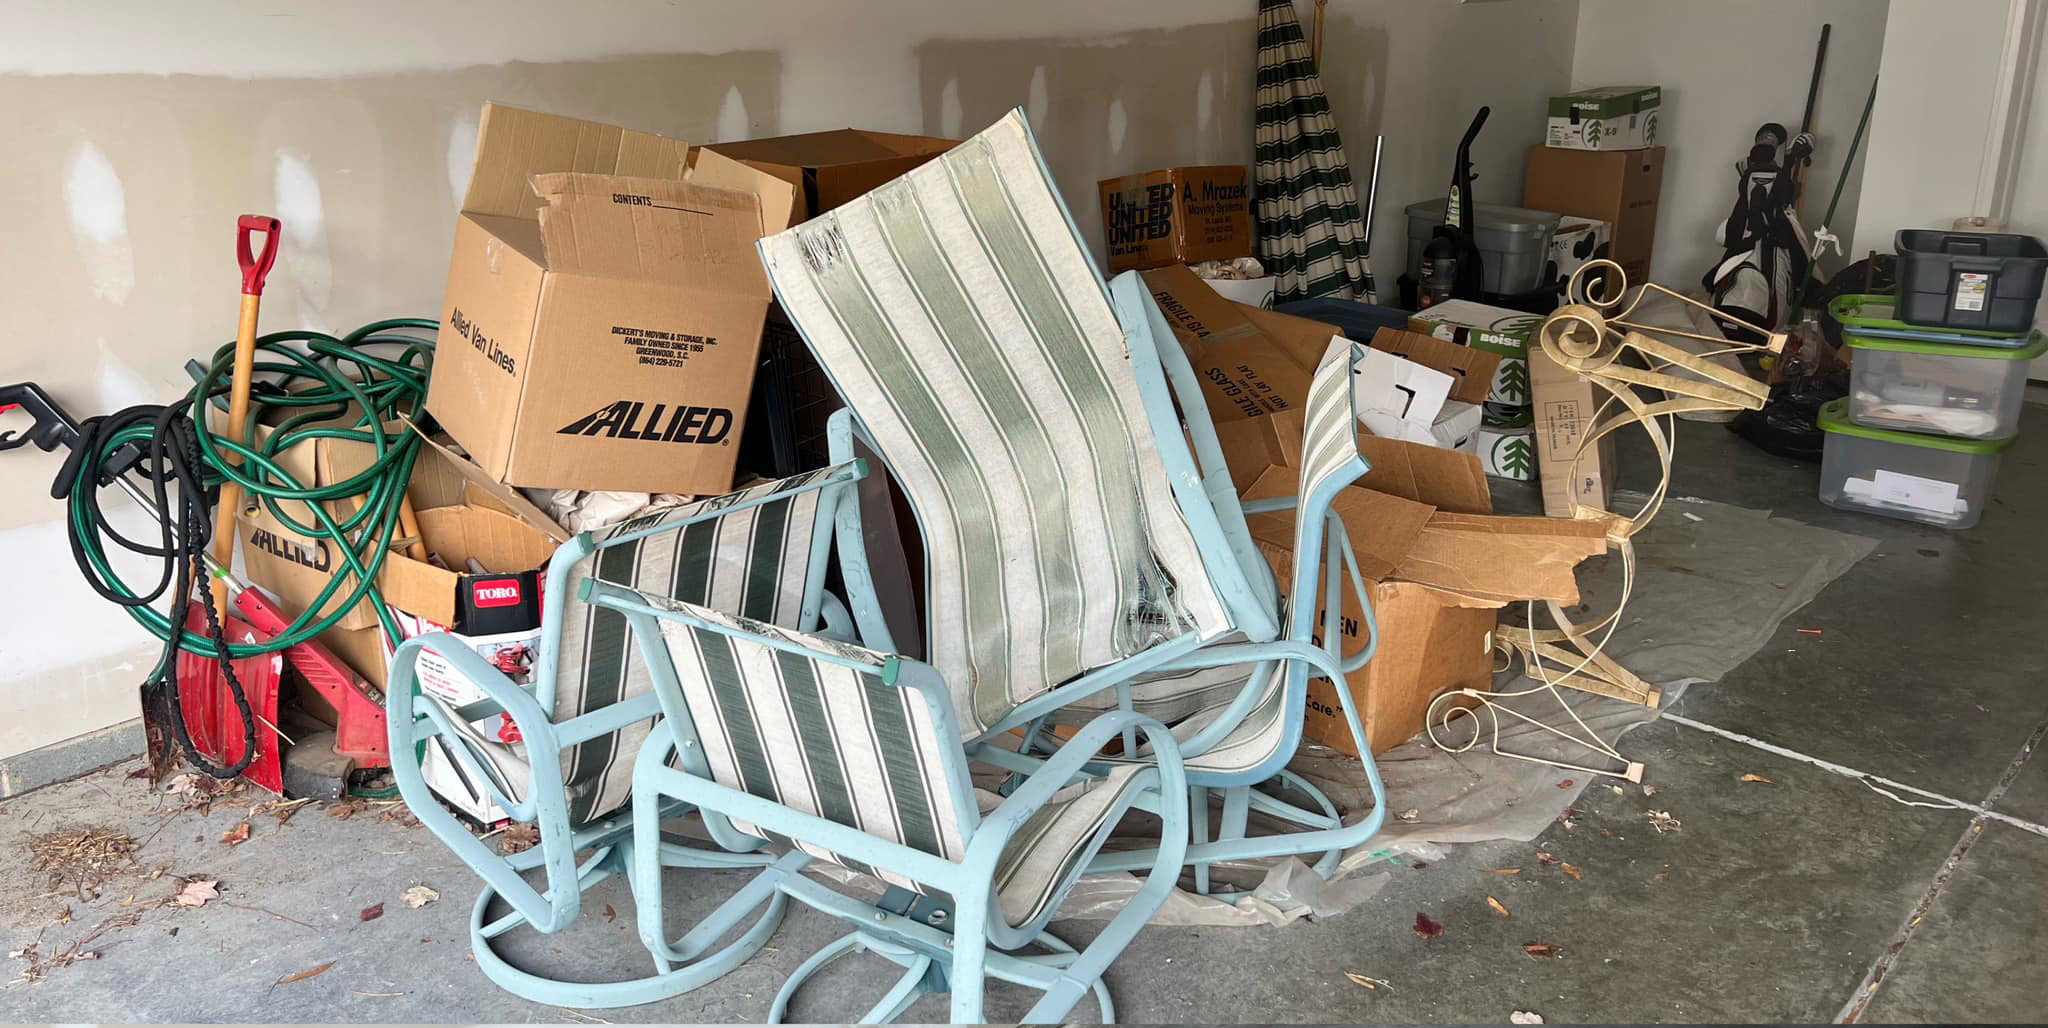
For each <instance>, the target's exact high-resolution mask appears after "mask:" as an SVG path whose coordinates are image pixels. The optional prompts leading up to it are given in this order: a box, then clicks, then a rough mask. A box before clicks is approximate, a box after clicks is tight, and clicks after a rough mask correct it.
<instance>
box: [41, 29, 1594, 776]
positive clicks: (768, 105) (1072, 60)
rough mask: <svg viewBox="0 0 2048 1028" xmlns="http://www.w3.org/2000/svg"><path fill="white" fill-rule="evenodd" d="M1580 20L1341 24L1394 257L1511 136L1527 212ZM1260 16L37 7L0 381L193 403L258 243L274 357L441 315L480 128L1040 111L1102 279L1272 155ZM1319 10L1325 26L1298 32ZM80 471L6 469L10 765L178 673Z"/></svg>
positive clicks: (1507, 181)
mask: <svg viewBox="0 0 2048 1028" xmlns="http://www.w3.org/2000/svg"><path fill="white" fill-rule="evenodd" d="M1575 10H1576V0H1514V2H1509V3H1494V4H1477V5H1459V4H1456V3H1452V2H1450V0H1427V2H1419V0H1418V2H1408V3H1400V4H1383V3H1374V2H1369V0H1335V2H1333V3H1331V4H1330V5H1329V9H1328V19H1329V28H1328V33H1327V47H1328V50H1327V55H1326V65H1327V66H1328V69H1329V71H1328V82H1329V86H1330V91H1331V105H1332V107H1333V109H1334V110H1335V114H1336V117H1337V120H1338V124H1339V127H1340V128H1341V129H1343V130H1344V131H1345V133H1346V134H1347V138H1348V140H1349V143H1350V149H1351V154H1352V157H1353V159H1354V167H1355V169H1356V170H1357V172H1358V177H1359V178H1360V180H1361V182H1362V181H1363V180H1364V178H1365V177H1366V173H1367V171H1368V168H1367V164H1366V162H1368V161H1369V160H1370V154H1371V137H1372V134H1373V133H1374V132H1382V131H1383V132H1385V133H1387V135H1388V147H1387V150H1388V154H1389V160H1388V169H1387V173H1386V175H1385V176H1384V178H1383V182H1382V195H1383V202H1382V204H1381V208H1380V212H1379V217H1378V218H1377V219H1376V220H1377V228H1378V232H1377V233H1376V236H1375V247H1374V249H1375V252H1376V253H1378V254H1380V255H1381V258H1380V259H1381V263H1382V264H1383V265H1384V266H1386V267H1387V270H1386V271H1385V272H1383V275H1384V277H1385V279H1386V280H1387V281H1388V282H1389V284H1391V279H1392V277H1393V275H1394V273H1396V272H1398V270H1399V269H1398V267H1397V265H1398V262H1399V259H1400V257H1399V255H1400V254H1401V253H1402V250H1403V246H1404V243H1403V240H1402V233H1403V230H1404V226H1403V224H1402V222H1401V220H1400V207H1401V205H1402V204H1405V203H1406V202H1408V201H1410V200H1414V199H1418V198H1421V197H1422V196H1424V195H1433V194H1434V193H1435V192H1437V191H1440V190H1441V188H1442V184H1443V180H1444V178H1445V176H1446V175H1447V174H1448V169H1449V165H1450V155H1451V148H1452V147H1453V146H1454V145H1455V143H1456V140H1457V137H1458V135H1459V133H1460V132H1461V131H1462V129H1463V127H1464V123H1465V121H1466V119H1467V118H1469V116H1470V112H1471V110H1472V108H1474V107H1476V106H1477V105H1478V104H1480V103H1490V104H1492V105H1493V106H1494V111H1495V113H1494V121H1493V123H1492V124H1491V125H1490V127H1489V128H1488V130H1487V135H1486V136H1485V137H1483V138H1482V140H1481V142H1480V146H1479V152H1478V155H1477V160H1478V163H1479V164H1480V167H1481V176H1482V177H1481V179H1480V181H1479V186H1478V192H1479V195H1480V196H1481V198H1483V199H1489V200H1491V199H1512V198H1513V197H1514V196H1515V195H1517V194H1518V193H1519V183H1520V175H1521V169H1520V154H1521V151H1522V148H1523V147H1524V146H1526V145H1527V144H1528V143H1529V142H1531V141H1533V140H1534V139H1535V138H1537V136H1538V135H1540V132H1541V112H1542V99H1541V98H1542V97H1544V96H1547V95H1548V94H1549V92H1551V91H1554V89H1555V88H1556V87H1559V86H1562V85H1563V84H1565V82H1566V81H1567V80H1568V76H1569V72H1570V67H1571V46H1572V42H1573V15H1574V12H1575ZM1255 12H1256V3H1255V0H1133V2H1127V3H1113V4H1106V3H1101V2H1099V0H1040V2H1037V3H1033V4H996V3H957V2H950V0H888V2H874V3H860V4H854V3H842V2H838V0H782V2H778V3H774V4H759V5H751V6H740V7H735V6H733V5H728V4H708V3H687V4H645V3H629V2H615V3H589V4H582V5H570V6H564V5H561V4H544V3H540V2H537V0H505V2H500V3H494V4H491V5H488V6H481V7H479V6H471V5H454V4H421V3H395V2H388V0H369V2H358V3H353V4H346V5H340V4H326V5H275V4H258V3H255V2H253V0H211V2H207V0H198V2H190V3H181V4H177V5H167V4H166V5H129V4H116V3H111V2H105V0H81V2H78V3H73V4H66V5H34V6H23V7H20V8H18V9H15V10H12V11H10V13H9V16H8V24H7V31H6V32H5V33H0V97H4V98H5V103H4V104H0V130H4V132H5V138H7V139H8V140H9V141H10V144H11V145H10V148H9V153H8V156H7V159H6V160H5V161H0V190H4V195H7V196H9V197H10V198H11V199H12V200H13V201H14V204H15V206H14V209H13V214H12V216H11V218H10V222H9V229H8V245H7V246H5V247H0V382H11V381H17V380H22V379H35V380H38V381H41V382H43V383H44V384H45V385H47V386H49V387H50V388H51V390H52V391H53V392H54V393H55V394H56V395H57V396H58V398H59V399H60V400H61V401H63V402H64V403H66V404H67V405H69V406H70V407H71V408H72V410H73V411H74V412H75V413H77V414H79V415H81V416H85V415H90V414H95V413H100V412H104V411H108V410H111V409H114V408H118V407H121V406H125V405H127V404H131V403H137V402H145V401H155V402H161V401H164V400H167V399H170V398H172V397H174V396H175V395H177V394H178V393H179V392H181V391H182V390H183V389H184V388H185V386H186V385H187V383H186V380H185V379H184V377H183V375H182V372H181V371H180V366H181V364H182V363H183V361H184V360H185V359H187V358H188V357H191V356H193V355H195V354H199V353H202V352H207V351H210V350H211V349H212V348H213V347H215V346H218V345H220V344H221V343H222V342H224V341H226V340H228V339H229V338H230V337H231V336H232V334H233V328H234V319H235V311H236V304H237V298H236V292H237V288H236V287H237V275H236V272H235V269H234V264H233V260H234V259H233V255H232V235H233V223H234V218H235V215H237V214H239V213H242V212H245V211H249V212H266V213H275V214H277V215H279V216H280V217H282V218H283V219H284V222H285V229H284V236H285V245H284V248H283V253H282V256H281V257H280V259H279V262H278V267H277V270H276V271H275V272H274V273H273V274H272V275H271V279H270V289H269V292H268V293H267V294H266V298H265V303H264V308H263V311H264V326H265V328H267V329H282V328H288V327H312V328H319V329H323V330H328V331H339V330H345V329H347V328H349V327H352V326H354V325H357V324H360V323H362V322H363V321H366V320H368V319H371V318H376V317H382V316H387V315H395V314H425V315H432V314H433V313H434V312H435V311H437V310H438V309H439V296H440V292H441V289H442V284H443V278H444V276H445V270H446V259H447V258H446V254H447V248H448V245H449V241H450V238H451V236H452V231H453V225H454V216H455V207H456V198H457V196H458V195H459V192H460V190H461V188H462V186H463V184H464V176H465V174H466V171H467V166H468V163H469V159H470V154H471V147H472V145H473V141H474V132H475V123H476V117H477V110H478V107H479V105H480V104H481V102H482V101H484V100H486V99H494V100H501V101H507V102H510V103H514V104H520V105H525V106H530V107H535V108H540V109H544V110H549V111H557V112H561V113H566V114H573V115H578V116H583V117H590V118H598V119H605V120H610V121H616V122H620V123H623V124H627V125H632V126H635V127H639V128H646V129H651V130H655V131H660V132H664V133H668V134H671V135H676V136H680V137H682V138H685V139H689V140H691V141H715V140H719V139H735V138H745V137H749V136H757V135H772V134H779V133H786V132H802V131H811V130H816V129H824V128H833V127H839V126H844V125H857V126H862V127H867V128H875V129H882V130H889V131H904V132H928V133H944V134H955V135H957V134H966V133H971V132H973V131H975V130H977V129H978V128H980V127H981V126H982V125H984V124H986V123H987V122H989V121H991V120H993V119H994V118H996V117H998V116H999V115H1000V114H1001V113H1002V112H1004V111H1006V110H1008V109H1009V108H1010V107H1013V106H1020V105H1021V106H1023V107H1025V108H1026V110H1027V111H1029V112H1030V114H1031V116H1032V119H1033V122H1034V125H1035V126H1036V129H1037V132H1038V138H1039V141H1040V143H1041V144H1042V145H1043V147H1044V148H1045V150H1046V152H1047V157H1048V161H1049V163H1050V164H1051V167H1052V168H1053V171H1054V174H1055V177H1056V178H1057V179H1058V181H1059V184H1060V187H1061V189H1062V191H1063V192H1064V193H1065V194H1066V195H1067V197H1068V198H1069V199H1070V200H1071V201H1072V206H1073V209H1074V215H1075V218H1076V221H1077V222H1078V224H1079V225H1080V226H1081V229H1082V232H1083V234H1084V235H1086V236H1087V237H1088V238H1089V241H1090V244H1091V245H1092V246H1096V247H1098V248H1099V245H1100V238H1101V230H1100V214H1099V212H1098V211H1097V210H1096V206H1095V199H1094V190H1093V186H1094V183H1095V181H1096V179H1098V178H1101V177H1105V176H1108V175H1114V174H1124V173H1127V172H1131V171H1137V170H1142V169H1144V168H1149V167H1155V166H1160V165H1166V164H1175V163H1188V162H1195V161H1199V162H1213V163H1227V162H1241V161H1246V160H1248V159H1249V158H1250V155H1251V130H1250V123H1251V116H1252V93H1253V80H1252V75H1253V67H1254V57H1255V53H1254V51H1255V46H1256V33H1255ZM1307 13H1308V7H1307V5H1304V10H1303V14H1304V22H1306V20H1307ZM57 464H58V461H57V458H55V457H52V456H46V455H42V454H39V453H22V452H16V453H10V454H7V455H6V456H5V457H4V458H0V492H4V495H6V496H8V497H10V499H11V501H12V502H10V503H8V504H6V505H5V506H0V567H6V568H8V569H9V571H10V572H12V573H14V574H15V575H16V577H17V582H18V583H20V584H19V585H18V587H17V588H15V589H11V590H8V591H7V592H5V593H4V594H0V708H4V709H5V710H6V711H7V712H8V713H9V714H10V715H12V716H9V717H6V718H0V756H7V755H12V754H16V753H20V752H23V751H25V750H29V749H33V748H36V747H40V746H43V745H47V744H50V743H54V742H58V741H61V740H63V739H65V738H68V737H70V736H73V735H77V734H79V733H82V732H86V731H90V730H93V729H96V728H100V727H103V726H106V725H109V724H112V723H116V722H119V721H121V720H124V719H127V718H129V717H133V716H134V714H135V709H136V708H135V702H134V686H135V685H136V683H137V682H138V681H139V680H140V678H141V677H142V675H143V674H144V673H145V672H146V671H147V670H148V668H149V667H150V665H151V662H152V661H153V659H154V644H153V643H152V642H151V641H150V640H149V639H148V638H147V637H146V636H145V635H144V634H143V633H142V632H141V631H140V630H139V629H138V628H136V627H135V626H134V625H133V624H131V623H130V622H129V621H128V620H127V618H126V617H125V615H123V614H121V613H120V612H119V611H117V610H115V609H114V608H113V607H111V606H109V605H107V604H105V603H102V602H100V601H99V600H98V599H97V598H95V597H93V596H92V595H91V593H90V592H89V591H88V590H87V588H86V587H85V586H84V584H83V583H81V582H80V581H79V580H78V577H77V575H76V573H75V572H74V571H73V570H72V569H71V567H70V556H69V554H68V552H67V550H66V546H65V540H64V535H63V529H62V525H61V522H60V521H59V515H60V513H61V512H60V510H59V509H58V506H57V504H56V503H54V502H53V501H50V500H48V499H46V498H45V497H46V495H47V488H48V484H49V479H50V477H51V475H52V474H53V473H54V472H55V471H56V468H57Z"/></svg>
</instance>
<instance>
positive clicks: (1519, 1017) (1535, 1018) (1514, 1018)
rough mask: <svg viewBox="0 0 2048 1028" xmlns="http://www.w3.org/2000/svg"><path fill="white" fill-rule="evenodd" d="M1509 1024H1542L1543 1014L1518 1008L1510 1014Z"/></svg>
mask: <svg viewBox="0 0 2048 1028" xmlns="http://www.w3.org/2000/svg"><path fill="white" fill-rule="evenodd" d="M1508 1023H1509V1024H1542V1023H1543V1015H1542V1014H1537V1013H1532V1012H1530V1011H1527V1010H1517V1011H1515V1012H1514V1013H1512V1014H1509V1015H1508Z"/></svg>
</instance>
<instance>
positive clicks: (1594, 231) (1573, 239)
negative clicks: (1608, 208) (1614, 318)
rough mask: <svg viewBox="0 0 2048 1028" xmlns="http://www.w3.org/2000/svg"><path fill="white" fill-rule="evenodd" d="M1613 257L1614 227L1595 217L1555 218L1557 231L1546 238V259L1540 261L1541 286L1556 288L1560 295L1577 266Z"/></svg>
mask: <svg viewBox="0 0 2048 1028" xmlns="http://www.w3.org/2000/svg"><path fill="white" fill-rule="evenodd" d="M1613 256H1614V226H1612V225H1609V224H1608V223H1606V222H1604V221H1601V220H1599V219H1598V218H1581V217H1578V216H1576V215H1570V214H1567V215H1564V216H1562V217H1560V218H1558V219H1557V231H1556V232H1553V233H1551V235H1550V256H1549V257H1548V258H1546V259H1545V260H1544V262H1543V284H1544V285H1545V286H1549V287H1554V288H1556V289H1557V291H1558V294H1559V295H1560V296H1562V295H1563V294H1564V291H1565V287H1566V286H1567V285H1568V284H1569V283H1570V282H1571V278H1572V273H1573V272H1576V271H1578V270H1579V268H1580V266H1581V265H1584V264H1586V263H1588V262H1590V261H1597V260H1603V259H1604V260H1612V259H1613ZM1609 270H1612V269H1609ZM1603 288H1604V287H1603Z"/></svg>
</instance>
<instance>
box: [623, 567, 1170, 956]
mask: <svg viewBox="0 0 2048 1028" xmlns="http://www.w3.org/2000/svg"><path fill="white" fill-rule="evenodd" d="M647 602H648V603H649V605H650V606H655V607H664V608H667V609H670V610H675V611H680V612H683V613H685V614H688V615H689V616H691V617H693V618H696V619H698V620H701V621H705V622H709V623H711V624H713V625H716V626H718V627H719V628H722V629H724V631H719V630H715V629H712V628H706V627H701V626H698V625H693V624H689V623H687V622H682V621H676V620H668V619H663V620H662V621H661V633H662V637H663V639H664V641H665V642H666V643H667V645H668V649H669V654H670V657H671V658H672V659H673V661H674V663H675V667H676V676H677V682H678V684H679V685H680V687H681V692H682V698H683V702H684V704H685V706H686V707H687V708H688V710H689V715H690V720H691V721H692V722H693V723H694V725H695V729H696V738H697V740H698V742H699V743H700V744H701V746H702V748H703V755H704V758H705V761H706V763H707V764H708V766H709V769H710V772H711V778H712V779H713V780H714V781H716V782H718V783H719V784H720V785H724V786H728V787H730V788H733V789H738V790H741V791H743V792H747V793H751V794H753V795H755V796H759V797H761V798H763V799H767V800H772V801H774V802H776V803H780V804H782V805H784V806H787V807H790V808H792V809H795V810H797V811H799V812H801V813H805V814H810V815H814V816H817V817H822V818H825V819H827V820H830V821H833V822H836V823H838V824H842V825H845V826H847V827H849V828H855V829H859V830H860V831H862V832H865V833H867V834H869V835H872V836H875V837H877V838H880V839H883V840H885V841H888V842H893V843H898V844H901V845H904V846H908V847H910V848H913V849H916V850H919V851H921V852H924V853H928V854H931V855H932V856H936V857H940V858H942V859H946V860H951V861H958V860H960V859H961V858H962V857H963V856H964V855H965V852H966V845H965V840H966V839H967V837H968V836H969V835H970V834H971V833H972V831H973V829H974V826H975V824H976V818H977V807H976V797H975V793H974V790H973V788H972V785H971V783H970V782H969V781H968V779H967V776H966V770H965V769H966V758H965V755H964V754H963V753H962V751H961V744H960V739H959V737H958V735H957V734H956V733H957V729H956V728H953V727H952V719H951V718H949V717H948V714H949V713H951V712H950V711H949V710H945V709H942V708H941V707H940V704H942V703H944V702H945V700H943V699H941V698H938V697H926V696H924V695H922V694H920V693H918V692H916V691H914V690H911V689H906V688H902V687H900V686H898V685H897V684H895V683H894V682H893V681H890V680H889V677H888V676H887V675H885V674H883V673H882V669H883V668H885V667H886V666H887V665H888V664H889V662H890V661H891V659H892V658H890V657H888V656H886V655H884V654H881V653H876V652H874V651H872V650H867V649H862V648H860V647H858V646H853V645H850V644H845V643H837V642H832V641H829V640H824V639H819V638H817V637H815V636H808V635H802V634H799V633H796V632H792V631H786V630H783V629H778V628H774V627H771V626H768V625H764V624H760V623H758V622H754V621H750V620H748V619H746V618H735V617H731V616H728V615H725V614H721V613H719V612H717V611H715V610H711V609H708V608H704V607H698V606H694V605H690V604H681V603H666V602H663V601H662V600H660V599H659V598H654V597H650V598H648V600H647ZM769 640H773V641H775V642H780V643H783V644H785V645H784V646H783V647H782V648H775V647H772V646H771V645H769V644H768V641H769ZM803 651H809V652H810V653H813V654H816V655H818V656H817V657H812V656H807V655H806V654H805V653H804V652H803ZM826 657H829V658H836V659H820V658H826ZM841 661H852V662H854V663H857V664H861V665H865V666H866V667H867V668H870V669H873V670H872V671H869V672H866V673H864V672H862V671H860V670H857V669H855V668H852V667H848V666H846V665H845V664H844V663H841ZM949 756H950V759H949ZM1137 770H1138V768H1137V767H1135V766H1133V767H1126V768H1119V769H1117V770H1115V771H1113V772H1111V773H1110V774H1109V775H1107V776H1105V777H1102V778H1096V779H1091V780H1089V781H1087V782H1085V783H1082V784H1080V785H1077V786H1072V787H1069V788H1067V789H1065V790H1063V791H1061V792H1060V793H1059V794H1057V795H1056V796H1055V797H1054V799H1053V801H1052V802H1050V803H1048V804H1047V805H1046V806H1044V807H1042V808H1040V809H1039V810H1038V811H1037V812H1036V813H1035V814H1033V815H1032V817H1031V818H1030V820H1028V821H1026V822H1025V824H1024V826H1023V827H1022V828H1021V829H1020V830H1019V831H1018V832H1017V833H1016V834H1015V835H1014V836H1012V837H1011V838H1010V839H1009V841H1008V843H1007V845H1005V847H1004V848H1003V852H1002V856H1001V857H1000V858H999V859H998V860H997V862H996V867H995V876H994V883H995V888H996V893H997V902H998V904H999V906H1000V908H1001V909H1002V912H1003V916H1004V918H1005V919H1006V920H1007V921H1009V923H1010V924H1011V925H1013V926H1022V925H1024V924H1027V923H1029V922H1031V921H1032V920H1034V919H1035V918H1037V917H1039V916H1040V915H1041V914H1044V913H1045V912H1046V909H1047V907H1048V906H1049V905H1050V904H1051V902H1052V900H1053V899H1054V898H1055V895H1056V888H1057V886H1058V885H1059V884H1060V882H1062V881H1063V880H1064V879H1065V877H1066V876H1067V874H1068V873H1069V872H1071V871H1072V870H1073V869H1074V868H1075V866H1076V864H1077V863H1078V862H1079V861H1080V859H1081V857H1082V856H1083V854H1084V852H1085V850H1086V848H1087V845H1088V843H1089V842H1090V841H1091V840H1092V839H1094V838H1095V837H1096V835H1097V834H1098V833H1099V832H1100V830H1101V829H1102V827H1103V824H1104V822H1105V821H1106V820H1107V819H1108V818H1109V817H1110V816H1111V815H1113V814H1115V813H1117V812H1118V810H1119V807H1118V803H1117V801H1118V800H1119V799H1120V798H1121V797H1122V795H1123V793H1124V792H1125V791H1126V790H1128V789H1129V788H1131V787H1132V786H1133V785H1134V784H1135V783H1136V782H1138V781H1139V779H1137V778H1136V776H1135V772H1136V771H1137ZM732 823H733V826H734V827H735V828H737V829H739V830H740V831H742V832H746V833H748V834H750V835H754V836H756V837H758V838H762V839H765V840H767V841H769V842H773V843H777V844H781V845H785V846H795V847H796V848H798V849H801V850H803V851H804V852H806V853H809V854H810V855H812V856H814V857H818V858H820V859H823V860H829V861H832V862H834V863H837V864H840V865H842V866H845V867H849V868H852V869H854V870H857V871H861V872H863V873H867V874H872V875H874V876H876V877H879V878H881V879H882V880H884V881H887V882H890V883H892V884H895V885H899V886H902V887H904V888H906V889H910V890H912V891H915V892H927V891H930V887H929V886H928V885H927V884H926V883H923V882H920V881H917V880H915V879H913V878H910V877H907V876H905V875H903V874H901V873H898V872H897V871H895V870H892V869H890V868H888V867H877V866H873V865H871V864H869V863H865V862H863V861H860V860H856V859H853V858H851V857H847V856H843V855H841V854H838V853H835V852H833V851H831V850H828V849H825V848H823V847H821V846H818V845H817V844H815V843H813V842H810V841H807V840H804V839H789V838H784V837H780V836H778V835H777V834H776V833H774V832H769V831H765V830H763V829H761V828H759V827H757V826H754V825H752V824H749V823H747V822H745V821H742V820H740V819H738V818H734V819H733V821H732Z"/></svg>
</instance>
